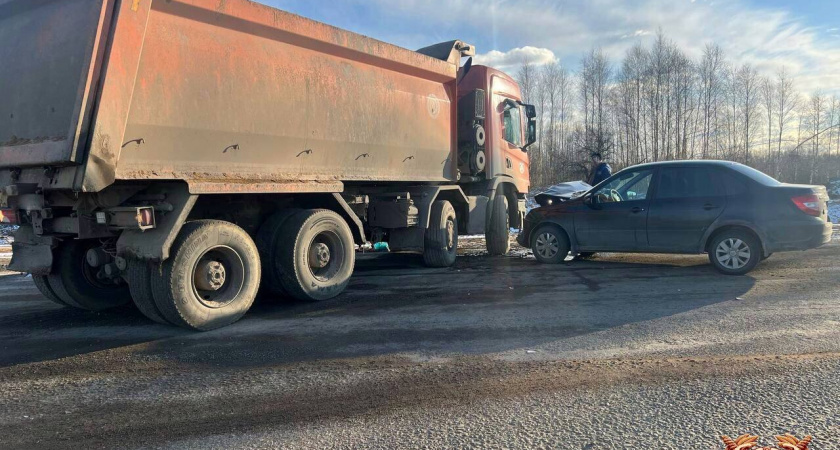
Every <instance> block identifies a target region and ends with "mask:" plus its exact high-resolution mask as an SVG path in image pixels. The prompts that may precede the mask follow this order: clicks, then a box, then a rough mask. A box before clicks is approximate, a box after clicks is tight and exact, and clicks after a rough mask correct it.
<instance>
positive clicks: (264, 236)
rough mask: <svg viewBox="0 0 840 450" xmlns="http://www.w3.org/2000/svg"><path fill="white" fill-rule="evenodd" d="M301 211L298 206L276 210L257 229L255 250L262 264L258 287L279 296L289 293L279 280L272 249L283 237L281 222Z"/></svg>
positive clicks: (278, 268)
mask: <svg viewBox="0 0 840 450" xmlns="http://www.w3.org/2000/svg"><path fill="white" fill-rule="evenodd" d="M301 211H302V210H301V209H298V208H289V209H284V210H282V211H278V212H276V213H274V214H272V215H271V216H270V217H269V218H268V219H266V221H265V222H263V224H262V225H260V229H259V230H258V231H257V236H256V238H255V239H254V242H255V243H256V244H257V250H258V251H259V253H260V264H261V265H262V279H261V281H260V289H261V290H263V291H265V292H270V293H271V294H274V295H280V296H286V295H289V293H288V292H286V290H285V289H283V283H281V282H280V277H281V275H282V273H283V271H282V267H280V265H279V264H276V263H275V257H274V249H275V248H276V247H277V242H278V240H279V239H283V237H284V236H283V233H282V229H283V224H284V223H286V221H287V220H288V219H289V218H290V217H292V216H294V215H295V214H297V213H299V212H301Z"/></svg>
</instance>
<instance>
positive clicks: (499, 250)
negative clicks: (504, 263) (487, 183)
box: [484, 193, 510, 256]
mask: <svg viewBox="0 0 840 450" xmlns="http://www.w3.org/2000/svg"><path fill="white" fill-rule="evenodd" d="M490 214H491V215H490V220H489V221H488V222H487V230H486V232H485V235H484V237H485V240H486V241H487V253H489V254H490V255H492V256H501V255H506V254H507V252H508V251H510V215H509V213H508V200H507V197H505V195H504V194H502V193H499V194H496V196H495V197H494V198H493V210H492V211H491V213H490Z"/></svg>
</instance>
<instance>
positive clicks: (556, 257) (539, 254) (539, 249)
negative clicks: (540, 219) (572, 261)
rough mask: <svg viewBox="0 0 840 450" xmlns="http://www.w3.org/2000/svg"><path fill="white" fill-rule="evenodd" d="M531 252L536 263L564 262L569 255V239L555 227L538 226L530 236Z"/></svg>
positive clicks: (548, 225)
mask: <svg viewBox="0 0 840 450" xmlns="http://www.w3.org/2000/svg"><path fill="white" fill-rule="evenodd" d="M531 250H533V252H534V258H536V259H537V261H539V262H541V263H544V264H559V263H561V262H563V261H565V260H566V256H567V255H568V254H569V238H568V237H567V236H566V233H564V232H563V230H562V229H561V228H560V227H558V226H557V225H553V224H545V225H540V226H539V227H538V228H537V229H536V230H534V232H533V233H532V234H531Z"/></svg>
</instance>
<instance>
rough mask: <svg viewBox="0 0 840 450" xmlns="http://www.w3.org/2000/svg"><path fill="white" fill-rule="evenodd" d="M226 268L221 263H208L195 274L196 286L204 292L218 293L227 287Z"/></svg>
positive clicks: (201, 266) (201, 265)
mask: <svg viewBox="0 0 840 450" xmlns="http://www.w3.org/2000/svg"><path fill="white" fill-rule="evenodd" d="M225 278H226V273H225V266H224V265H223V264H222V263H220V262H219V261H206V262H203V263H202V264H200V265H199V267H198V270H196V272H195V286H196V287H197V288H198V289H201V290H202V291H218V290H219V289H221V288H222V286H224V285H225Z"/></svg>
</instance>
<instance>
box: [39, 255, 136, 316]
mask: <svg viewBox="0 0 840 450" xmlns="http://www.w3.org/2000/svg"><path fill="white" fill-rule="evenodd" d="M99 245H101V244H100V242H99V241H98V240H96V239H85V240H73V241H66V242H64V243H62V244H61V245H60V246H59V247H58V249H57V250H56V253H55V261H54V267H53V270H54V273H51V274H50V275H48V276H47V284H48V285H49V287H50V288H52V291H53V292H54V293H55V295H56V296H57V297H58V298H59V299H61V301H62V302H63V303H65V304H67V305H69V306H73V307H75V308H79V309H85V310H88V311H102V310H106V309H111V308H116V307H119V306H122V305H125V304H126V303H128V302H130V301H131V294H130V292H129V291H128V285H126V284H125V283H124V282H122V280H121V279H120V280H119V282H112V281H109V280H100V279H99V278H98V277H97V276H96V273H97V272H98V270H97V269H96V268H94V267H91V266H90V265H89V264H88V262H87V257H86V256H87V252H88V250H90V249H91V248H94V247H97V246H99Z"/></svg>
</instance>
